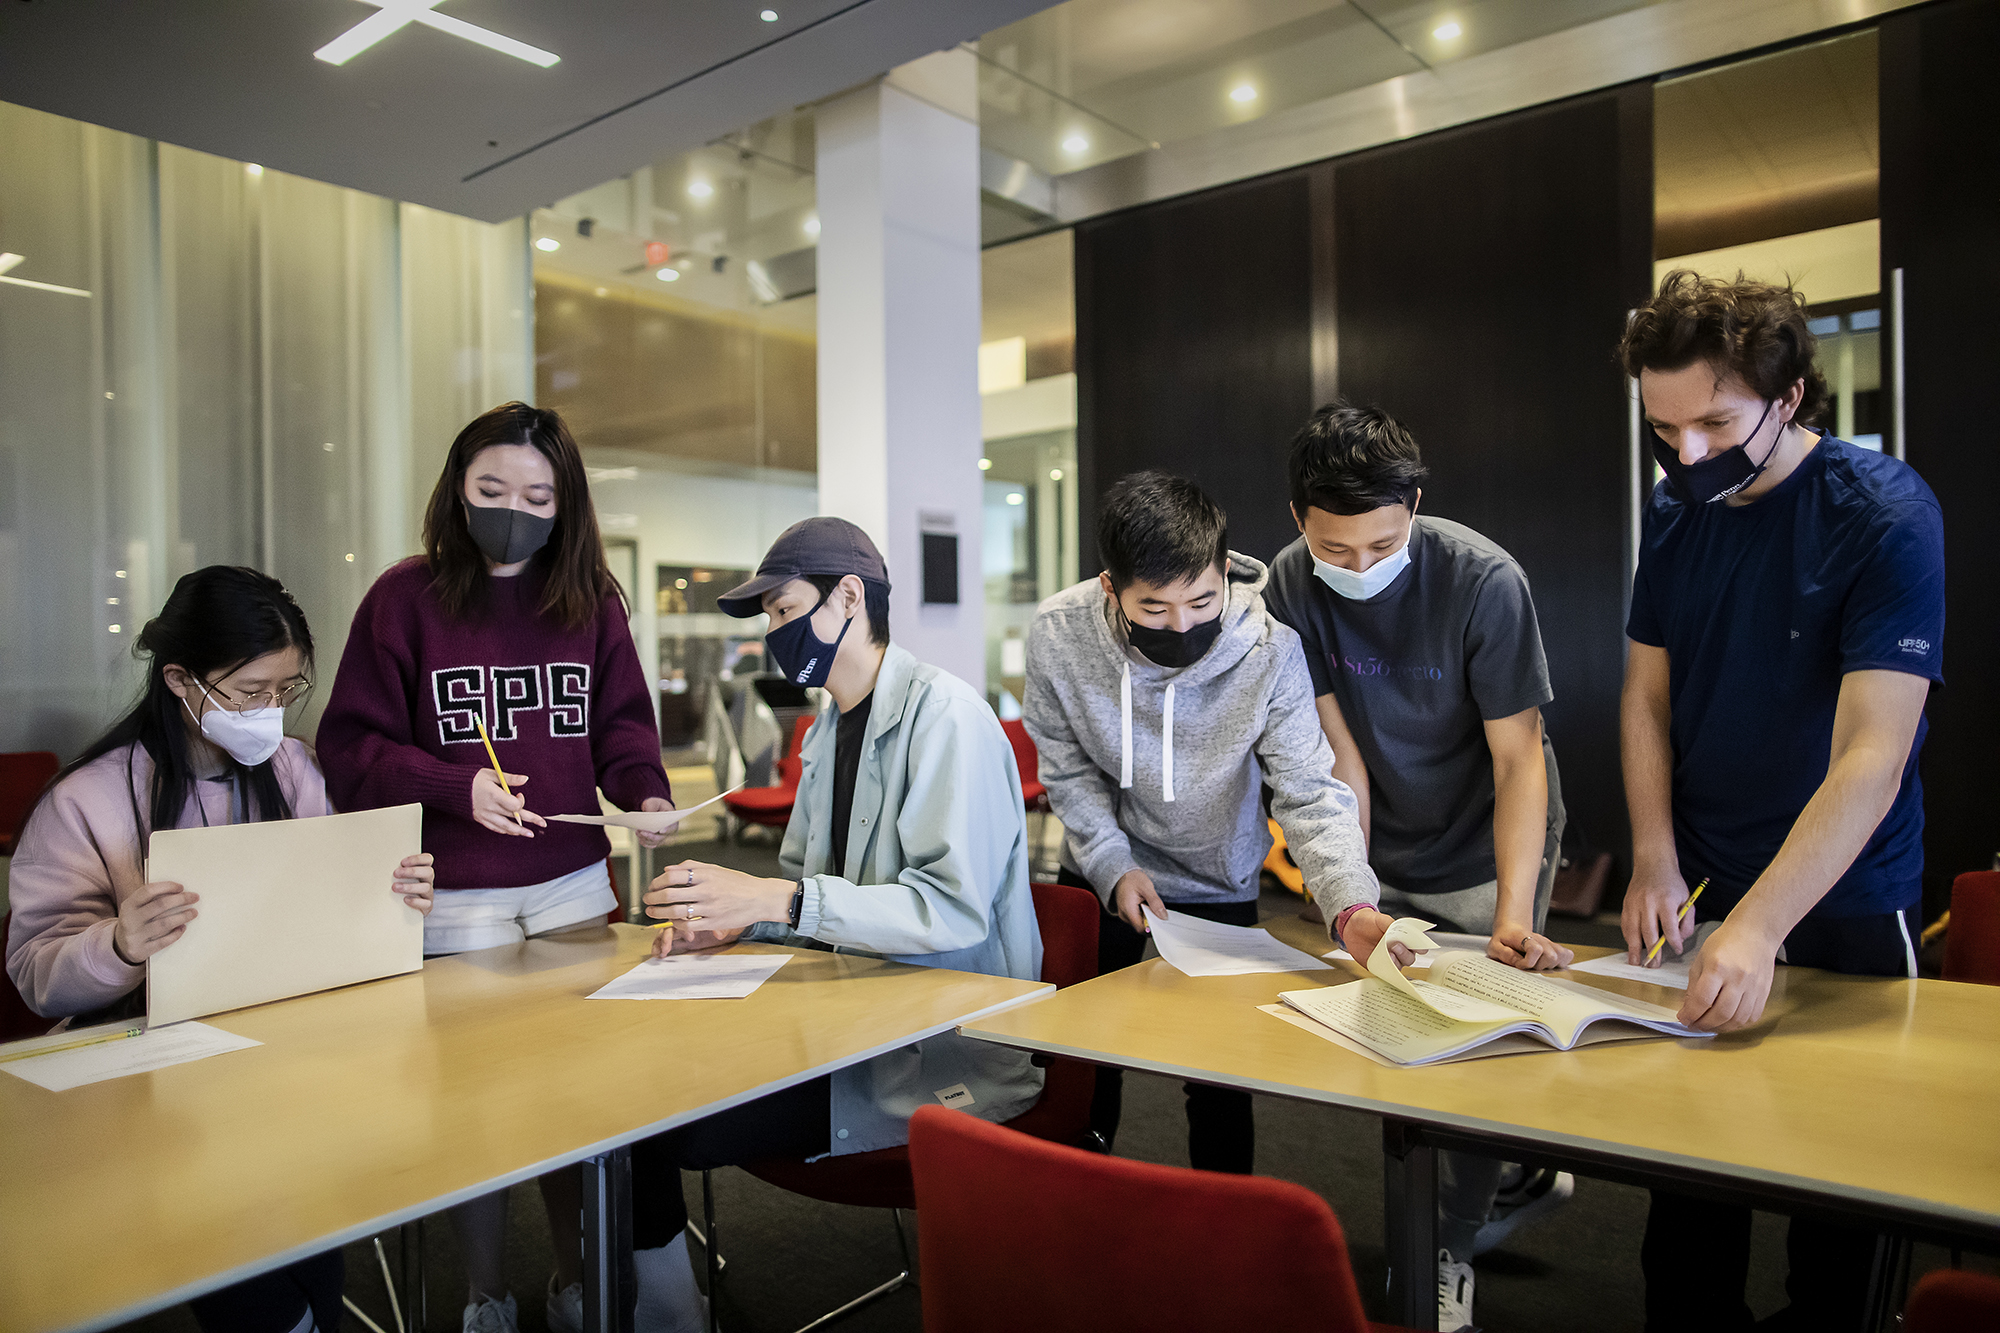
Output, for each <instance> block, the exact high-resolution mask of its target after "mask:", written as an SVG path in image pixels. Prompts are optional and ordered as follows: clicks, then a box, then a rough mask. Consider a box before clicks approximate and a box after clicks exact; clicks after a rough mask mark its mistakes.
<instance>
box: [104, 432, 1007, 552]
mask: <svg viewBox="0 0 2000 1333" xmlns="http://www.w3.org/2000/svg"><path fill="white" fill-rule="evenodd" d="M992 469H993V460H992V459H990V458H982V459H980V460H979V470H980V471H981V472H990V471H992ZM119 577H120V578H123V577H125V576H124V575H122V574H121V575H119Z"/></svg>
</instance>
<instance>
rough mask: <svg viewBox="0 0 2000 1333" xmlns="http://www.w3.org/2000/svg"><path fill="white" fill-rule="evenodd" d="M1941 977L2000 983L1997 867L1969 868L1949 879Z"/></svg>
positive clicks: (1998, 884)
mask: <svg viewBox="0 0 2000 1333" xmlns="http://www.w3.org/2000/svg"><path fill="white" fill-rule="evenodd" d="M1944 979H1945V980H1946V981H1977V982H1980V983H1982V984H1984V985H1988V986H2000V870H1971V871H1967V872H1966V873H1965V874H1963V875H1960V876H1959V877H1958V878H1957V879H1955V880H1953V881H1952V882H1951V925H1950V926H1949V927H1948V928H1946V930H1945V933H1944Z"/></svg>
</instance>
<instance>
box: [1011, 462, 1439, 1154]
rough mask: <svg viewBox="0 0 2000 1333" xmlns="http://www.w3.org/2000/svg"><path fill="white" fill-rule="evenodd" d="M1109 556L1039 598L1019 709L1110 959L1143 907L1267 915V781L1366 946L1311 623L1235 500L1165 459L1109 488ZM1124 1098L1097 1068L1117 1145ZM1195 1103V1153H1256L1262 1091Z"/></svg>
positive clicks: (1350, 828) (1106, 964)
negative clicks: (1231, 504)
mask: <svg viewBox="0 0 2000 1333" xmlns="http://www.w3.org/2000/svg"><path fill="white" fill-rule="evenodd" d="M1098 554H1099V556H1100V558H1101V559H1102V561H1103V564H1104V571H1105V572H1104V573H1102V574H1100V575H1099V576H1098V577H1097V578H1095V579H1092V580H1089V581H1087V582H1084V583H1079V584H1077V585H1075V586H1074V587H1071V588H1066V589H1064V590H1063V591H1061V592H1059V593H1057V594H1056V595H1055V596H1053V597H1051V598H1049V599H1048V600H1047V601H1045V602H1043V603H1042V605H1041V607H1040V608H1039V609H1038V610H1037V611H1036V613H1035V620H1034V624H1033V625H1032V627H1031V628H1030V629H1029V631H1028V654H1027V656H1028V663H1027V689H1026V692H1025V698H1024V700H1023V702H1022V706H1021V715H1022V721H1023V722H1025V723H1026V725H1027V728H1028V734H1029V736H1030V737H1032V738H1033V739H1034V742H1035V747H1036V749H1037V750H1038V751H1039V753H1040V757H1041V773H1040V776H1041V780H1042V781H1043V783H1044V784H1046V785H1047V787H1048V789H1049V803H1050V805H1051V806H1052V808H1053V809H1054V811H1055V814H1056V817H1057V818H1058V819H1060V820H1061V821H1062V825H1063V831H1064V839H1063V849H1062V875H1061V879H1062V882H1063V883H1066V884H1076V885H1081V886H1083V887H1086V888H1090V889H1092V890H1094V891H1095V892H1096V893H1097V896H1098V898H1099V899H1100V900H1102V901H1103V903H1104V905H1105V909H1106V912H1107V914H1108V915H1107V916H1106V918H1105V920H1104V921H1103V922H1102V923H1101V925H1102V928H1101V930H1100V932H1099V937H1098V969H1099V971H1100V972H1107V971H1113V970H1116V969H1117V968H1121V967H1130V966H1131V965H1133V964H1135V963H1137V962H1138V961H1139V959H1140V957H1141V956H1142V954H1143V953H1144V951H1145V946H1146V933H1147V932H1148V930H1149V926H1148V925H1147V914H1150V915H1151V916H1152V917H1153V918H1155V919H1158V918H1161V917H1164V916H1165V915H1166V912H1167V910H1168V909H1169V908H1171V909H1173V910H1175V911H1178V912H1184V913H1187V914H1189V915H1192V916H1199V917H1202V918H1205V919H1207V920H1210V921H1219V922H1223V923H1225V924H1228V925H1237V926H1252V925H1255V924H1256V923H1257V893H1258V873H1259V870H1260V868H1261V867H1262V865H1263V862H1264V857H1265V855H1266V854H1267V853H1268V852H1269V850H1270V846H1271V835H1270V832H1269V828H1268V826H1267V824H1266V821H1265V818H1264V813H1263V810H1262V809H1261V808H1260V806H1261V802H1260V799H1259V796H1260V790H1261V788H1262V787H1263V786H1264V785H1266V784H1268V785H1269V786H1270V788H1271V793H1272V796H1271V814H1272V817H1273V818H1275V819H1276V820H1277V821H1278V826H1279V827H1280V828H1281V829H1283V830H1284V833H1285V840H1286V843H1287V844H1288V845H1289V846H1290V848H1291V851H1292V855H1293V857H1294V858H1295V859H1296V860H1297V861H1298V864H1299V866H1300V868H1301V869H1302V870H1303V871H1304V872H1305V880H1306V885H1307V887H1308V888H1309V890H1310V891H1311V893H1312V895H1313V898H1314V901H1315V902H1317V903H1318V904H1319V907H1320V910H1321V912H1322V913H1323V914H1324V915H1325V918H1326V920H1327V921H1329V922H1331V923H1332V928H1331V932H1330V933H1331V934H1333V936H1334V937H1335V938H1336V939H1339V940H1340V941H1341V942H1342V943H1343V944H1344V945H1345V947H1346V948H1347V950H1348V952H1349V953H1351V954H1352V955H1353V956H1354V957H1355V958H1356V959H1358V960H1360V961H1362V962H1364V963H1365V962H1366V960H1367V958H1368V955H1369V954H1370V953H1371V952H1372V951H1373V950H1374V948H1375V946H1376V944H1377V943H1378V942H1379V941H1380V940H1381V938H1382V934H1383V932H1384V931H1386V930H1387V929H1388V927H1389V923H1390V918H1389V917H1387V916H1385V915H1383V914H1382V913H1381V912H1379V911H1377V910H1376V903H1377V901H1378V898H1379V892H1380V890H1379V886H1378V885H1377V883H1376V880H1375V874H1374V872H1373V871H1372V870H1370V869H1369V867H1368V853H1367V849H1366V847H1365V845H1364V844H1363V841H1362V837H1361V826H1360V824H1359V822H1358V821H1357V819H1356V802H1355V797H1354V793H1353V792H1352V791H1350V790H1349V789H1348V788H1347V787H1346V786H1345V785H1344V784H1342V783H1340V782H1337V781H1335V780H1334V778H1333V751H1332V750H1331V749H1330V748H1329V747H1328V745H1327V741H1326V737H1325V735H1324V734H1323V733H1322V732H1321V731H1320V727H1319V720H1318V716H1317V714H1316V713H1315V711H1314V708H1313V697H1312V682H1311V680H1310V678H1309V677H1308V676H1307V674H1306V664H1305V658H1304V656H1303V654H1302V653H1301V651H1300V649H1299V638H1298V635H1297V634H1296V633H1294V632H1293V631H1292V630H1291V629H1290V628H1289V627H1287V626H1285V625H1283V624H1280V623H1279V622H1278V621H1277V620H1275V619H1274V618H1272V616H1271V614H1270V613H1269V612H1268V611H1267V610H1265V608H1264V599H1263V597H1262V595H1261V594H1262V590H1263V587H1264V583H1265V579H1266V577H1267V573H1266V570H1265V568H1264V566H1263V565H1262V564H1261V563H1259V562H1258V561H1256V560H1252V559H1250V558H1249V557H1248V556H1244V555H1239V554H1237V553H1236V552H1234V551H1231V550H1230V549H1229V545H1228V531H1227V519H1226V516H1225V515H1224V514H1223V512H1222V510H1221V509H1220V508H1219V507H1218V506H1217V505H1216V504H1215V502H1214V501H1212V500H1210V499H1209V498H1208V496H1206V495H1204V494H1203V493H1202V491H1201V490H1200V488H1199V487H1197V486H1195V484H1194V483H1193V482H1191V481H1188V480H1186V479H1184V478H1181V477H1174V476H1169V475H1166V474H1164V473H1159V472H1140V473H1135V474H1133V475H1132V476H1129V477H1126V478H1124V479H1123V480H1121V481H1120V482H1119V483H1118V484H1117V485H1115V486H1114V487H1112V489H1111V491H1110V493H1109V494H1108V495H1107V496H1106V497H1105V502H1104V506H1103V510H1102V512H1101V514H1100V515H1099V518H1098ZM1391 947H1392V948H1394V949H1395V950H1396V951H1397V956H1398V960H1399V961H1401V962H1406V963H1407V962H1408V961H1410V959H1409V958H1408V957H1407V956H1406V951H1404V950H1403V949H1402V947H1401V946H1400V945H1395V946H1391ZM1120 1098H1121V1075H1120V1071H1118V1070H1116V1069H1111V1068H1104V1069H1100V1070H1099V1073H1098V1085H1097V1098H1096V1102H1095V1104H1094V1106H1093V1108H1092V1114H1091V1120H1092V1128H1094V1129H1095V1130H1096V1131H1097V1132H1098V1133H1099V1134H1101V1135H1102V1136H1103V1137H1104V1139H1105V1142H1106V1143H1107V1144H1108V1143H1109V1142H1111V1140H1112V1139H1113V1137H1114V1136H1115V1135H1116V1133H1117V1129H1118V1117H1119V1110H1120ZM1187 1114H1188V1155H1189V1158H1190V1160H1191V1161H1192V1162H1193V1164H1194V1165H1195V1166H1196V1167H1198V1168H1201V1169H1204V1170H1210V1171H1236V1172H1243V1173H1247V1172H1249V1171H1250V1170H1251V1166H1252V1159H1253V1156H1254V1145H1255V1138H1254V1128H1253V1122H1252V1120H1251V1112H1250V1096H1249V1094H1248V1093H1245V1092H1237V1091H1230V1090H1225V1089H1220V1088H1211V1087H1205V1086H1202V1085H1198V1084H1193V1083H1190V1084H1188V1085H1187Z"/></svg>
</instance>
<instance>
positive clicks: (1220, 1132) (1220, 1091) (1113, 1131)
mask: <svg viewBox="0 0 2000 1333" xmlns="http://www.w3.org/2000/svg"><path fill="white" fill-rule="evenodd" d="M1057 879H1058V882H1059V883H1062V884H1070V885H1074V886H1075V887H1077V888H1080V889H1087V888H1089V887H1090V885H1089V884H1088V883H1086V882H1085V881H1084V880H1083V878H1082V877H1081V876H1079V875H1076V874H1075V873H1073V872H1071V871H1069V870H1067V869H1065V870H1064V871H1063V872H1062V873H1061V875H1060V876H1058V877H1057ZM1167 906H1168V907H1170V908H1172V909H1173V910H1174V911H1176V912H1184V913H1186V914H1187V915H1189V916H1198V917H1201V918H1202V919H1203V920H1205V921H1219V922H1221V923H1222V924H1223V925H1225V926H1254V925H1256V924H1257V900H1256V899H1254V898H1252V899H1250V900H1249V901H1247V902H1240V903H1168V904H1167ZM1145 954H1146V937H1145V936H1144V935H1142V934H1140V933H1139V932H1138V931H1136V930H1134V929H1132V927H1130V926H1128V925H1126V924H1125V922H1124V920H1123V919H1122V918H1120V917H1118V916H1116V915H1114V914H1107V915H1105V916H1104V917H1103V918H1102V919H1100V920H1099V921H1098V923H1097V971H1098V974H1099V975H1100V976H1101V975H1103V974H1104V973H1106V972H1116V971H1117V970H1118V969H1119V968H1121V967H1131V966H1133V965H1134V964H1136V963H1137V962H1138V961H1139V960H1140V959H1141V958H1143V957H1144V956H1145ZM1184 1090H1185V1091H1186V1093H1187V1119H1188V1162H1189V1164H1190V1165H1192V1166H1194V1167H1195V1168H1196V1169H1197V1170H1201V1171H1233V1172H1235V1173H1236V1174H1237V1175H1243V1176H1247V1175H1249V1174H1250V1173H1251V1171H1252V1169H1253V1166H1254V1163H1255V1159H1256V1155H1257V1122H1256V1121H1255V1119H1253V1118H1252V1115H1251V1111H1250V1094H1249V1093H1247V1092H1238V1091H1236V1090H1235V1089H1233V1088H1212V1087H1209V1086H1208V1085H1207V1084H1205V1083H1189V1084H1186V1085H1185V1089H1184ZM1124 1101H1125V1071H1124V1070H1122V1069H1118V1068H1115V1067H1113V1066H1111V1065H1099V1066H1098V1068H1097V1094H1096V1096H1095V1097H1093V1098H1092V1099H1091V1103H1090V1127H1091V1128H1092V1129H1094V1130H1096V1131H1097V1132H1098V1133H1099V1134H1101V1135H1103V1136H1104V1141H1105V1143H1107V1144H1110V1143H1115V1142H1116V1141H1117V1138H1118V1119H1119V1116H1120V1115H1121V1114H1122V1112H1123V1110H1124Z"/></svg>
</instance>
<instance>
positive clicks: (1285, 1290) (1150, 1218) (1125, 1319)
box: [910, 1106, 1368, 1333]
mask: <svg viewBox="0 0 2000 1333" xmlns="http://www.w3.org/2000/svg"><path fill="white" fill-rule="evenodd" d="M910 1165H911V1170H912V1173H913V1175H914V1176H915V1179H916V1186H917V1237H918V1249H919V1250H920V1251H921V1252H922V1254H923V1256H924V1282H923V1297H924V1327H925V1328H941V1329H942V1328H948V1329H951V1330H952V1333H985V1331H986V1330H992V1331H993V1333H1000V1331H1001V1330H1006V1331H1007V1333H1014V1330H1017V1329H1023V1328H1032V1329H1048V1330H1057V1329H1078V1330H1082V1329H1089V1330H1093V1331H1095V1330H1106V1331H1107V1333H1109V1331H1112V1330H1119V1329H1144V1330H1147V1331H1148V1333H1161V1331H1167V1333H1172V1331H1173V1330H1183V1329H1185V1330H1189V1333H1193V1331H1194V1330H1202V1331H1203V1333H1207V1331H1208V1330H1213V1329H1222V1328H1227V1329H1239V1328H1240V1329H1255V1330H1257V1333H1281V1331H1287V1330H1293V1329H1298V1330H1305V1329H1313V1330H1316V1331H1318V1333H1366V1330H1367V1328H1368V1321H1367V1318H1366V1317H1365V1316H1364V1315H1363V1314H1362V1311H1361V1297H1360V1295H1359V1293H1358V1292H1357V1291H1356V1290H1355V1286H1354V1270H1353V1269H1352V1268H1351V1267H1350V1266H1349V1264H1348V1259H1347V1241H1346V1239H1345V1237H1343V1236H1342V1234H1341V1230H1340V1223H1339V1222H1338V1221H1336V1220H1335V1219H1334V1216H1333V1210H1332V1209H1330V1208H1328V1207H1327V1206H1326V1201H1325V1200H1323V1199H1321V1198H1320V1197H1319V1196H1318V1195H1317V1194H1314V1193H1313V1192H1312V1191H1310V1190H1308V1189H1305V1188H1304V1187H1303V1186H1299V1185H1294V1184H1291V1183H1289V1182H1287V1181H1282V1180H1271V1179H1268V1178H1266V1177H1262V1176H1236V1175H1223V1174H1221V1173H1218V1172H1210V1171H1192V1170H1189V1169H1187V1168H1185V1167H1175V1166H1156V1165H1154V1164H1152V1163H1149V1162H1133V1161H1127V1160H1125V1159H1123V1158H1118V1157H1102V1156H1099V1155H1097V1154H1096V1153H1089V1152H1084V1151H1082V1150H1081V1149H1077V1148H1067V1147H1064V1146H1062V1145H1061V1144H1057V1143H1049V1142H1045V1141H1044V1140H1041V1139H1037V1138H1031V1137H1029V1136H1028V1135H1025V1134H1018V1133H1015V1132H1014V1131H1013V1130H1010V1129H1005V1128H1002V1127H1000V1126H997V1125H989V1124H987V1123H986V1122H985V1121H983V1120H976V1119H974V1118H973V1117H972V1116H969V1115H966V1114H964V1113H963V1112H959V1111H947V1110H945V1109H944V1108H943V1107H941V1106H926V1107H923V1108H921V1109H919V1110H918V1111H917V1113H916V1115H915V1116H914V1117H913V1118H912V1119H911V1121H910ZM1191 1255H1198V1256H1200V1260H1199V1263H1198V1264H1197V1265H1196V1269H1195V1270H1190V1269H1188V1268H1187V1267H1185V1265H1186V1264H1187V1262H1188V1259H1187V1256H1191ZM1197 1270H1198V1271H1197Z"/></svg>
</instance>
